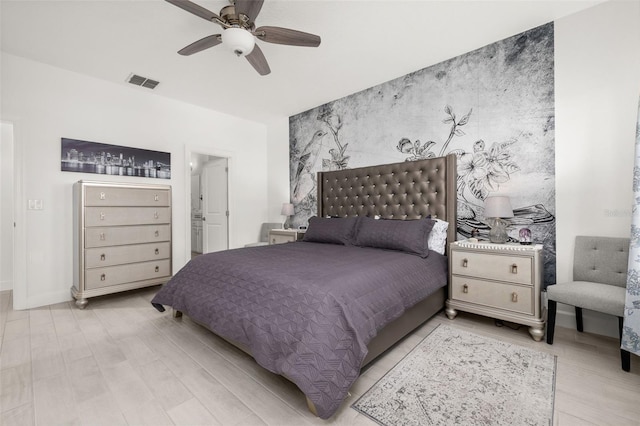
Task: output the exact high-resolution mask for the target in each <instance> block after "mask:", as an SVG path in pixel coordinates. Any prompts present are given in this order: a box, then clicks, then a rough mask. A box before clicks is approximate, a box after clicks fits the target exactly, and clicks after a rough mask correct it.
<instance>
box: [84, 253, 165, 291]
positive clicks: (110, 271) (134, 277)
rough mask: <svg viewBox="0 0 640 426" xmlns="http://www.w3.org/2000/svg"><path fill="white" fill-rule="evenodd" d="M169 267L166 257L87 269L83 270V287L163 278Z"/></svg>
mask: <svg viewBox="0 0 640 426" xmlns="http://www.w3.org/2000/svg"><path fill="white" fill-rule="evenodd" d="M170 267H171V262H170V261H169V260H168V259H166V260H159V261H156V262H142V263H131V264H128V265H120V266H108V267H106V268H96V269H88V270H87V271H86V272H85V288H86V289H88V290H91V289H96V288H100V287H109V286H112V285H117V284H123V283H129V282H134V281H143V280H151V279H154V278H164V277H168V276H169V275H171V272H170Z"/></svg>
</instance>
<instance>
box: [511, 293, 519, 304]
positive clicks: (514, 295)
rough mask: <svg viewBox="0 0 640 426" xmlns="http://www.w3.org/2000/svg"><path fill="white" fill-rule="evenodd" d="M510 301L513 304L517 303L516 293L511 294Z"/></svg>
mask: <svg viewBox="0 0 640 426" xmlns="http://www.w3.org/2000/svg"><path fill="white" fill-rule="evenodd" d="M511 301H512V302H514V303H517V302H518V293H516V292H515V291H514V292H513V293H511Z"/></svg>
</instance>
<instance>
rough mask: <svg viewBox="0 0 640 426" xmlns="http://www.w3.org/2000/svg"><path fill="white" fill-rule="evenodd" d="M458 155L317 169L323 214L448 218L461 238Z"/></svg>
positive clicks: (320, 213) (450, 237) (452, 233)
mask: <svg viewBox="0 0 640 426" xmlns="http://www.w3.org/2000/svg"><path fill="white" fill-rule="evenodd" d="M456 176H457V173H456V156H455V155H454V154H450V155H447V156H446V157H437V158H429V159H426V160H417V161H403V162H401V163H393V164H383V165H380V166H368V167H359V168H355V169H347V170H336V171H330V172H318V216H319V217H325V216H340V217H345V216H370V217H373V216H375V215H380V216H381V217H382V218H385V219H419V218H422V217H426V216H428V215H431V217H433V218H438V219H443V220H446V221H447V222H449V224H450V226H449V231H448V236H447V237H448V241H450V242H452V241H455V240H456V208H457V207H456V206H457V203H456V200H457V191H456Z"/></svg>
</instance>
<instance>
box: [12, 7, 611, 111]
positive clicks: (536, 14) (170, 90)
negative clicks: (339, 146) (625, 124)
mask: <svg viewBox="0 0 640 426" xmlns="http://www.w3.org/2000/svg"><path fill="white" fill-rule="evenodd" d="M195 3H197V4H199V5H201V6H203V7H206V8H208V9H210V10H211V11H213V12H215V13H218V12H219V11H220V9H221V8H222V7H223V6H224V5H226V4H228V0H195ZM598 3H602V1H601V0H599V1H598V0H593V1H580V0H565V1H542V0H529V1H519V0H503V1H479V0H467V1H455V0H449V1H431V0H422V1H420V0H414V1H400V0H386V1H364V0H341V1H330V0H288V1H283V0H266V1H265V4H264V6H263V8H262V11H261V12H260V15H259V17H258V19H256V25H257V26H261V25H272V26H281V27H287V28H293V29H298V30H301V31H306V32H310V33H314V34H318V35H320V36H321V37H322V43H321V45H320V47H318V48H308V47H292V46H283V45H277V44H269V43H264V42H261V41H260V42H258V43H259V44H260V47H261V48H262V50H263V52H264V54H265V56H266V58H267V60H268V62H269V65H270V67H271V74H270V75H268V76H264V77H261V76H260V75H258V73H256V72H255V71H254V69H253V68H252V67H251V66H250V65H249V63H248V62H247V61H246V60H245V59H244V58H236V57H235V56H234V55H233V53H231V52H229V51H226V50H225V49H224V47H223V46H216V47H214V48H212V49H209V50H206V51H203V52H200V53H197V54H195V55H193V56H188V57H183V56H180V55H178V54H177V53H176V52H177V51H178V50H179V49H181V48H183V47H184V46H186V45H188V44H190V43H191V42H193V41H195V40H198V39H200V38H202V37H204V36H207V35H210V34H216V33H219V32H220V27H219V26H217V25H216V24H213V23H211V22H207V21H205V20H203V19H201V18H198V17H196V16H194V15H192V14H190V13H188V12H186V11H184V10H182V9H179V8H177V7H176V6H174V5H172V4H170V3H167V2H165V1H162V0H143V1H134V0H111V1H99V0H75V1H62V0H42V1H32V0H1V1H0V5H1V9H0V12H1V26H2V30H1V37H2V39H1V41H2V50H3V51H5V52H7V53H10V54H14V55H17V56H23V57H26V58H30V59H33V60H36V61H40V62H44V63H47V64H51V65H54V66H57V67H60V68H64V69H68V70H71V71H75V72H78V73H82V74H87V75H90V76H94V77H97V78H100V79H104V80H108V81H112V82H115V83H117V84H123V85H127V86H128V87H130V88H131V90H140V91H144V92H148V93H153V94H157V95H160V96H166V97H169V98H174V99H179V100H182V101H185V102H189V103H192V104H196V105H200V106H203V107H206V108H210V109H213V110H217V111H221V112H225V113H228V114H232V115H236V116H242V117H246V118H249V119H252V120H256V121H261V122H268V121H269V120H271V119H272V118H282V117H288V116H290V115H294V114H296V113H299V112H302V111H305V110H307V109H310V108H313V107H315V106H318V105H321V104H323V103H326V102H329V101H332V100H335V99H338V98H341V97H343V96H346V95H349V94H351V93H354V92H357V91H360V90H362V89H366V88H368V87H371V86H374V85H376V84H379V83H382V82H385V81H388V80H391V79H393V78H396V77H399V76H402V75H404V74H407V73H410V72H412V71H416V70H419V69H421V68H424V67H427V66H429V65H432V64H435V63H438V62H440V61H443V60H445V59H449V58H451V57H454V56H457V55H459V54H461V53H465V52H468V51H471V50H474V49H476V48H479V47H482V46H484V45H486V44H489V43H492V42H494V41H497V40H500V39H503V38H505V37H509V36H511V35H514V34H517V33H519V32H522V31H525V30H527V29H530V28H533V27H535V26H538V25H541V24H544V23H546V22H549V21H553V20H556V19H558V18H561V17H563V16H566V15H569V14H572V13H575V12H578V11H580V10H583V9H586V8H588V7H591V6H593V5H595V4H598ZM132 72H133V73H136V74H139V75H142V76H145V77H149V78H152V79H155V80H159V81H160V85H159V86H158V87H157V88H156V89H155V90H154V91H153V92H152V91H150V90H149V89H145V88H140V87H135V86H132V85H129V84H128V83H125V79H126V78H127V76H128V75H129V74H130V73H132Z"/></svg>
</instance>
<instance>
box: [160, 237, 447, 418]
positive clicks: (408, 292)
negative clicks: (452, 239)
mask: <svg viewBox="0 0 640 426" xmlns="http://www.w3.org/2000/svg"><path fill="white" fill-rule="evenodd" d="M446 283H447V261H446V257H444V256H441V255H439V254H437V253H435V252H431V253H430V254H429V256H428V257H427V258H426V259H423V258H421V257H419V256H415V255H411V254H406V253H401V252H396V251H390V250H381V249H374V248H363V247H355V246H342V245H333V244H319V243H309V242H297V243H287V244H277V245H270V246H263V247H249V248H242V249H235V250H228V251H223V252H216V253H210V254H205V255H202V256H198V257H196V258H194V259H193V260H191V261H190V262H189V263H188V264H187V265H185V266H184V268H182V269H181V270H180V271H179V272H178V273H177V274H176V275H175V276H174V277H173V278H172V279H171V280H170V281H169V282H168V283H167V284H166V285H165V286H163V287H162V289H161V290H160V291H159V292H158V294H157V295H156V296H155V297H154V299H153V300H152V303H153V304H154V306H156V307H159V306H157V305H167V306H171V307H173V308H174V309H177V310H180V311H182V312H184V313H185V314H187V315H189V316H190V317H191V318H192V319H194V320H195V321H197V322H199V323H201V324H204V325H206V326H207V327H208V328H209V329H210V330H212V331H213V332H214V333H216V334H218V335H220V336H222V337H224V338H226V339H229V340H231V341H234V342H237V343H240V344H242V345H244V346H245V347H246V348H248V349H249V350H250V351H251V354H252V355H253V357H254V358H255V360H256V361H257V362H258V363H259V364H260V365H261V366H263V367H264V368H266V369H268V370H270V371H272V372H274V373H277V374H280V375H283V376H285V377H287V378H288V379H289V380H291V381H293V382H294V383H295V384H296V385H297V386H298V387H299V388H300V389H301V390H302V391H303V392H304V393H305V394H306V395H307V397H308V398H309V399H310V400H311V401H312V402H313V403H314V404H315V406H316V409H317V411H318V415H319V416H320V417H321V418H323V419H326V418H329V417H331V415H333V414H334V413H335V412H336V410H337V409H338V408H339V407H340V405H341V403H342V401H343V400H344V399H345V398H346V397H347V395H348V390H349V388H350V387H351V385H352V384H353V382H354V381H355V380H356V379H357V377H358V375H359V373H360V367H361V364H362V361H363V360H364V358H365V356H366V354H367V344H368V342H369V341H370V340H371V339H372V338H373V337H375V336H376V334H377V332H378V331H379V330H380V329H382V328H383V327H384V326H385V325H386V324H388V323H389V322H391V321H393V320H394V319H396V318H397V317H399V316H400V315H402V313H403V312H404V311H405V310H406V309H407V308H409V307H411V306H413V305H414V304H415V303H417V302H419V301H421V300H422V299H424V298H425V297H427V296H428V295H430V294H431V293H433V292H434V291H436V290H437V289H438V288H440V287H443V286H444V285H446Z"/></svg>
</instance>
